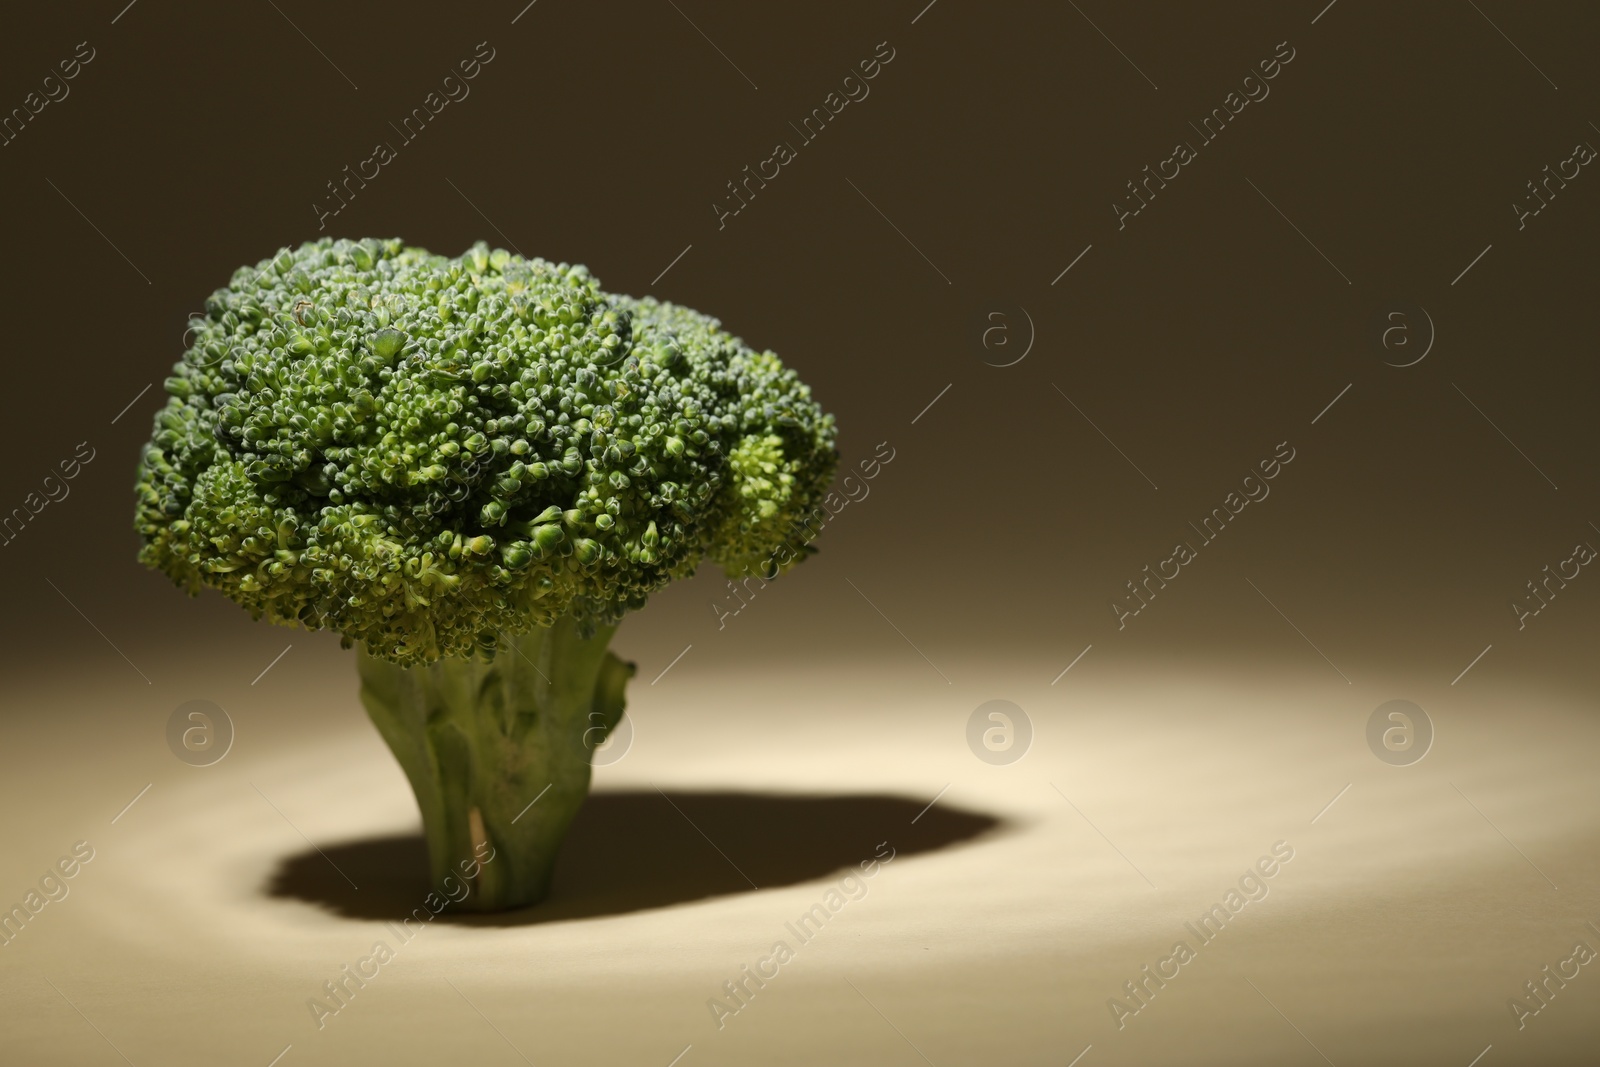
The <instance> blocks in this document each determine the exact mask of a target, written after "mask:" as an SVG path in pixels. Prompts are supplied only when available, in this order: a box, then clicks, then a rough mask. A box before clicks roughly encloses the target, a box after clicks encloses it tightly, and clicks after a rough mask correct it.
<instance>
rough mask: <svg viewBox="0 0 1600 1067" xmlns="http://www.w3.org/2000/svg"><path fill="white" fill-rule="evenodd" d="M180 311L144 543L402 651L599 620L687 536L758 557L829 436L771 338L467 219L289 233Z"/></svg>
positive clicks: (165, 561) (411, 653)
mask: <svg viewBox="0 0 1600 1067" xmlns="http://www.w3.org/2000/svg"><path fill="white" fill-rule="evenodd" d="M190 326H191V332H190V334H189V336H190V337H191V339H192V346H191V348H190V349H189V350H188V351H187V352H186V353H185V354H184V356H183V359H182V360H181V361H180V362H179V363H178V364H177V365H176V366H175V367H174V368H173V373H172V376H171V377H170V378H169V379H168V380H167V382H166V391H167V394H168V400H167V405H166V407H165V408H164V409H163V410H162V411H161V412H160V413H158V415H157V416H156V418H155V421H154V427H153V430H152V435H151V439H150V443H149V445H147V446H146V448H145V451H144V454H143V456H142V457H141V460H140V464H139V470H138V482H137V487H136V490H137V518H136V528H137V530H138V532H139V534H140V536H141V538H142V540H143V548H142V550H141V555H140V558H141V559H142V560H143V561H144V562H145V563H146V564H148V565H150V566H152V567H155V568H158V569H160V570H162V571H163V572H165V573H166V574H168V575H169V576H170V577H171V578H172V579H173V580H174V581H176V582H178V583H179V584H180V585H182V586H184V587H185V588H187V589H189V590H190V591H191V592H197V591H198V590H200V589H201V588H207V587H209V588H215V589H218V590H220V591H221V592H222V593H224V594H225V595H226V596H228V597H229V598H231V599H233V600H235V601H236V602H238V603H239V604H241V605H243V606H244V607H245V608H247V609H248V610H249V611H251V612H252V613H253V614H254V615H255V616H256V617H258V618H266V619H268V620H270V621H272V622H275V623H280V624H284V625H293V626H304V627H306V628H309V629H324V628H326V629H333V630H337V631H339V632H340V633H342V634H343V635H344V636H345V637H346V639H347V640H348V641H351V642H360V643H362V644H363V645H364V646H365V648H366V650H367V652H369V653H370V654H371V655H373V656H376V657H378V658H380V659H385V660H388V661H391V662H394V663H397V664H401V665H406V666H411V665H418V664H422V663H428V662H432V661H435V660H439V659H441V658H447V657H461V658H470V657H473V656H480V657H481V656H482V655H484V654H486V652H487V651H488V650H492V649H493V648H494V647H495V646H496V641H495V636H494V635H496V634H512V635H515V634H522V633H527V632H528V631H530V630H531V629H533V628H535V627H548V626H551V625H553V624H554V623H555V622H556V621H557V620H561V619H564V618H570V619H571V620H573V621H574V623H575V624H576V625H578V626H579V628H580V629H581V630H583V631H585V632H593V631H594V630H596V629H599V628H604V627H609V626H612V625H614V624H615V623H616V622H617V621H618V620H619V619H620V618H621V617H622V615H624V614H625V613H626V612H628V611H631V610H634V609H636V608H638V607H639V606H641V605H642V604H643V603H644V602H645V600H646V599H647V598H648V596H649V595H650V594H651V593H653V592H655V591H656V590H658V589H660V588H661V587H662V586H664V585H666V584H667V583H668V582H670V581H672V580H673V579H675V578H680V577H686V576H687V575H689V574H691V573H693V572H694V570H695V569H696V567H697V566H698V565H699V563H700V562H701V561H702V560H703V559H709V560H711V561H713V562H716V563H718V564H719V565H721V566H722V567H723V568H724V569H725V570H727V571H728V573H729V574H730V575H735V576H742V575H745V574H754V573H759V574H761V575H763V576H766V577H770V576H772V575H773V574H776V573H778V572H779V571H781V570H784V569H786V568H787V567H788V566H791V565H793V563H795V562H797V561H798V560H799V559H801V558H804V556H805V554H806V553H807V551H808V548H807V542H808V541H809V539H810V536H811V530H812V528H813V527H814V526H816V525H819V524H817V523H815V522H808V520H810V519H812V518H813V516H814V511H815V509H816V508H817V507H818V504H819V501H820V499H821V496H822V494H823V492H824V491H825V488H826V486H827V484H828V482H829V481H830V480H831V478H832V475H833V471H834V465H835V462H836V453H835V451H834V425H833V419H832V417H831V416H829V415H826V414H824V413H823V412H822V410H821V408H820V407H819V406H818V405H817V404H816V403H815V402H814V401H813V400H812V399H811V394H810V391H809V389H808V388H807V387H806V386H805V385H804V383H802V382H800V380H799V379H798V378H797V377H796V376H795V374H794V373H793V372H792V371H790V370H787V369H786V368H784V367H783V365H782V364H781V363H780V362H779V361H778V359H777V357H776V356H774V355H773V354H772V353H770V352H756V351H754V350H752V349H751V348H749V347H748V346H747V345H745V344H744V343H743V342H742V341H740V340H739V339H737V338H735V337H733V336H732V335H730V334H728V333H727V332H726V331H724V330H723V329H722V328H721V325H720V324H719V323H718V322H717V320H715V319H712V318H709V317H707V316H704V315H700V314H698V313H696V312H693V311H690V310H688V309H686V308H679V307H675V306H673V305H671V304H665V303H660V302H658V301H656V300H653V299H650V298H645V299H634V298H631V297H626V296H617V295H613V294H607V293H605V292H603V291H602V290H601V289H600V287H599V283H598V282H597V281H596V280H595V279H594V277H593V276H592V275H590V274H589V272H588V271H587V270H586V269H585V268H583V267H581V266H570V265H567V264H552V263H548V262H545V261H544V260H539V259H525V258H523V257H521V256H516V255H513V254H511V253H509V252H505V251H503V250H499V249H495V250H491V249H489V248H488V246H487V245H483V244H479V245H476V246H474V247H473V248H472V249H469V250H468V251H467V252H466V253H465V254H463V255H461V256H458V257H455V258H447V257H444V256H438V255H434V254H432V253H429V252H427V251H425V250H423V249H419V248H409V247H406V246H404V245H403V244H402V243H401V242H400V241H398V240H365V241H360V242H353V241H344V240H339V241H334V240H322V241H318V242H314V243H309V244H306V245H302V246H301V247H300V248H299V249H296V250H294V251H289V250H287V249H286V250H284V251H282V252H280V253H278V254H277V255H276V256H274V257H272V258H270V259H267V260H263V261H262V262H261V263H259V264H257V265H256V266H255V267H246V268H241V269H240V270H238V271H237V272H235V274H234V276H233V278H232V280H231V282H230V283H229V285H228V286H227V287H226V288H223V289H219V290H218V291H217V292H215V293H213V294H212V296H211V297H210V298H209V299H208V300H207V301H206V304H205V312H204V314H203V315H202V316H199V317H197V318H195V319H194V320H192V321H191V323H190Z"/></svg>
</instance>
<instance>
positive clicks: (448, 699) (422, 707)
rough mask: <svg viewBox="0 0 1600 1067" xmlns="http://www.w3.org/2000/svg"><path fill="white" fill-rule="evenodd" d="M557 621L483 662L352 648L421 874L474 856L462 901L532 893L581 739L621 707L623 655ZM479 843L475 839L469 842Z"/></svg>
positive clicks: (592, 737) (548, 868) (570, 803)
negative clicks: (395, 763)
mask: <svg viewBox="0 0 1600 1067" xmlns="http://www.w3.org/2000/svg"><path fill="white" fill-rule="evenodd" d="M614 629H615V627H608V628H606V629H603V630H601V631H599V632H597V633H596V634H595V635H594V636H593V637H589V638H585V637H583V636H582V635H581V634H580V632H579V627H578V625H577V623H575V622H574V621H572V620H571V619H562V620H558V621H557V622H556V623H555V625H553V626H551V627H549V628H539V629H535V630H530V631H529V632H528V633H526V634H522V635H521V636H518V637H514V638H512V639H511V640H510V641H509V642H508V644H509V646H510V647H509V648H503V649H501V651H500V654H499V655H497V656H496V657H495V658H494V659H493V660H492V661H484V660H481V659H470V660H469V659H459V658H449V657H447V658H444V659H440V660H436V661H435V662H433V663H429V664H427V665H425V666H418V667H401V666H399V665H397V664H395V663H391V662H390V661H388V660H385V659H380V658H378V657H376V656H372V655H369V654H367V653H366V652H364V651H363V652H359V653H358V658H357V667H358V668H359V670H360V673H361V702H362V703H363V704H365V705H366V708H367V713H368V714H369V715H370V716H371V717H372V721H373V723H374V724H375V725H376V726H377V727H378V732H379V733H381V734H382V735H383V739H384V741H386V742H388V745H389V748H390V750H391V751H393V752H394V754H395V758H396V759H397V760H399V761H400V766H401V768H402V769H404V771H405V772H406V777H407V778H408V779H409V780H410V781H411V788H412V791H413V792H415V793H416V796H417V806H418V807H420V808H421V809H422V828H423V832H424V834H425V835H426V837H427V839H428V856H429V861H430V865H431V867H432V871H433V884H435V885H438V884H442V883H443V881H444V879H445V878H446V877H447V876H449V875H457V876H458V877H459V875H460V872H461V871H464V870H468V869H470V868H469V866H468V864H469V863H470V861H471V860H472V859H473V857H474V856H476V857H479V858H483V857H493V858H492V859H490V860H489V862H486V863H483V864H481V865H480V869H479V873H478V877H477V879H476V884H475V885H473V886H472V887H471V890H472V891H470V892H469V893H467V895H466V896H465V897H464V898H463V899H462V901H461V904H460V906H461V907H462V908H463V909H471V910H475V911H498V910H501V909H503V908H508V907H515V906H517V905H519V904H526V903H531V902H534V901H537V900H540V899H542V898H543V897H544V895H545V891H546V890H547V889H548V888H549V885H550V876H551V874H552V872H553V870H554V865H555V857H556V850H557V849H558V848H559V847H560V844H561V839H562V837H563V836H564V835H565V833H566V830H567V826H568V824H569V823H571V822H572V818H573V816H575V815H576V814H577V813H578V808H579V807H580V806H581V805H582V804H583V800H584V797H585V796H586V795H587V794H588V792H589V756H590V752H591V751H592V749H593V747H594V746H595V745H596V744H599V743H600V742H603V741H604V740H605V737H606V735H607V733H608V732H609V731H610V730H611V729H612V728H613V727H615V726H616V724H617V723H618V722H619V721H620V720H621V718H622V708H623V699H624V697H623V689H624V687H625V686H626V685H627V682H628V679H629V678H631V677H632V676H633V665H632V664H630V663H624V662H623V661H622V660H620V659H618V658H617V657H616V656H615V655H614V654H613V653H611V652H610V651H608V650H607V649H606V644H607V642H609V641H610V639H611V634H612V631H613V630H614ZM484 845H487V846H488V848H487V849H485V848H483V847H482V846H484Z"/></svg>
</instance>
